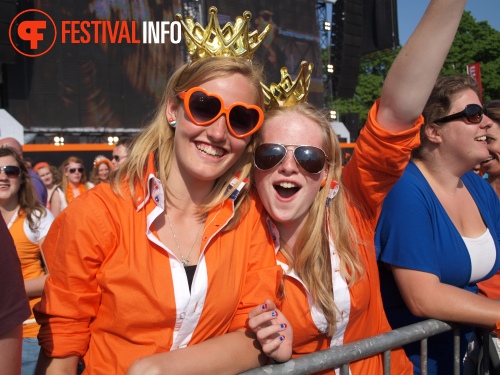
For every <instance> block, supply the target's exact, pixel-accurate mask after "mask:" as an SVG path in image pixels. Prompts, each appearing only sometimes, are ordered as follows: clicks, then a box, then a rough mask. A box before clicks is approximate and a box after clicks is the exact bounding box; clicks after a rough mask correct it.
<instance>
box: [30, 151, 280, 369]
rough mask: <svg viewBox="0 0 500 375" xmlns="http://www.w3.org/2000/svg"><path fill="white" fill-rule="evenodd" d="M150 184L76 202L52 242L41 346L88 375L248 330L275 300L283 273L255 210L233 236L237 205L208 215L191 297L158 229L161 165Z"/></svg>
mask: <svg viewBox="0 0 500 375" xmlns="http://www.w3.org/2000/svg"><path fill="white" fill-rule="evenodd" d="M146 176H147V191H143V189H142V188H141V187H140V186H137V190H136V195H135V197H132V196H131V195H130V192H129V190H128V189H127V188H126V185H125V184H123V185H122V189H123V191H124V195H125V197H124V198H123V197H120V196H117V195H116V194H115V193H114V192H113V191H112V190H111V187H110V185H109V184H99V185H98V186H96V187H95V188H93V189H91V190H90V191H89V192H87V193H86V194H84V195H82V196H81V197H80V198H79V199H76V200H74V201H73V203H71V204H70V205H69V206H68V207H67V208H66V209H65V210H64V211H63V212H62V213H61V214H60V215H59V216H58V217H57V219H56V220H55V222H54V224H53V229H52V230H51V231H50V233H49V235H48V236H47V238H46V240H45V243H44V249H47V253H46V257H47V262H48V263H49V266H51V267H52V274H51V275H50V276H49V277H48V278H47V281H46V284H45V290H44V296H43V297H42V301H41V303H39V304H38V305H37V306H36V307H35V314H36V317H37V320H38V322H39V323H40V324H41V329H40V334H39V336H38V338H39V342H40V345H41V346H42V349H43V350H44V352H45V353H46V355H47V356H49V357H64V356H68V355H79V356H82V357H83V360H84V362H85V367H86V372H87V373H89V374H93V375H98V374H105V375H108V374H123V373H125V372H126V371H127V369H128V367H129V366H130V364H131V363H132V362H133V361H135V360H136V359H138V358H141V357H144V356H148V355H152V354H155V353H161V352H166V351H169V350H174V349H178V348H183V347H186V346H188V345H194V344H197V343H200V342H202V341H204V340H206V339H209V338H211V337H215V336H220V335H222V334H224V333H226V332H228V331H235V330H237V329H245V328H246V323H247V315H248V312H249V311H250V310H251V309H252V308H253V307H255V306H256V305H258V304H261V303H262V301H263V300H264V299H265V298H271V299H273V300H275V299H276V298H275V295H276V288H277V285H278V282H279V280H280V279H281V274H282V271H281V269H280V267H279V266H277V265H276V261H275V257H274V254H273V248H272V240H271V239H270V237H269V236H268V234H267V232H266V229H265V223H264V221H263V220H264V219H262V215H260V212H259V211H260V210H259V209H258V208H257V207H256V206H255V204H254V203H252V204H251V206H250V207H249V210H248V213H246V214H245V215H243V217H242V219H241V221H240V223H239V224H238V225H237V226H236V227H235V228H234V229H233V230H230V231H226V232H223V231H222V230H223V228H224V227H225V226H226V225H227V223H228V221H229V220H230V219H231V217H232V216H233V211H234V204H233V200H231V199H227V200H226V201H224V202H223V203H221V204H220V205H219V206H217V207H216V208H214V209H213V210H212V211H210V212H209V213H208V216H207V220H206V224H205V228H204V229H205V230H204V233H203V237H202V244H201V249H202V252H201V255H200V259H199V263H198V266H197V269H196V273H195V275H194V279H193V284H192V287H191V292H190V290H189V286H188V281H187V277H186V272H185V270H184V267H183V265H182V263H181V261H179V260H178V259H177V258H176V257H175V256H174V254H173V252H171V251H170V250H169V249H168V248H167V247H166V246H165V245H164V244H163V243H162V242H160V240H159V237H158V235H157V233H156V231H155V229H154V225H153V222H154V220H155V218H156V217H158V216H159V215H162V214H163V213H164V192H163V187H162V185H161V182H160V180H158V179H157V178H156V177H155V171H154V163H153V157H152V156H150V159H149V163H148V171H147V173H146ZM133 199H135V200H136V203H137V204H138V207H137V206H136V205H134V201H133Z"/></svg>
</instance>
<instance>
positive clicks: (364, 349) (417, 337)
mask: <svg viewBox="0 0 500 375" xmlns="http://www.w3.org/2000/svg"><path fill="white" fill-rule="evenodd" d="M451 330H453V356H454V358H453V364H454V372H453V373H454V375H460V360H461V358H460V325H457V324H449V323H445V322H443V321H440V320H436V319H429V320H424V321H422V322H419V323H415V324H411V325H409V326H406V327H401V328H398V329H394V330H392V331H390V332H386V333H384V334H380V335H377V336H373V337H369V338H366V339H363V340H358V341H355V342H351V343H348V344H345V345H342V346H339V347H335V348H331V349H327V350H323V351H319V352H315V353H311V354H308V355H305V356H302V357H299V358H295V359H291V360H289V361H288V362H285V363H282V364H274V365H267V366H263V367H260V368H256V369H253V370H250V371H246V372H244V373H243V374H245V375H264V374H265V375H285V374H293V375H307V374H311V373H314V372H317V371H321V370H326V369H331V368H336V367H339V368H340V369H341V371H340V374H341V375H344V374H345V375H347V374H349V363H351V362H353V361H356V360H358V359H362V358H367V357H370V356H373V355H376V354H379V353H383V361H384V375H389V374H390V352H391V349H394V348H397V347H400V346H402V345H406V344H409V343H412V342H416V341H420V351H421V373H422V375H427V339H428V338H429V337H431V336H435V335H438V334H440V333H443V332H447V331H451ZM484 341H485V342H487V340H484ZM484 352H485V353H484V358H483V359H484V362H485V363H488V357H487V353H488V350H487V347H485V348H484ZM483 374H484V375H489V373H488V370H484V371H483ZM395 375H397V374H395Z"/></svg>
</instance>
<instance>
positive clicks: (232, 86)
mask: <svg viewBox="0 0 500 375" xmlns="http://www.w3.org/2000/svg"><path fill="white" fill-rule="evenodd" d="M199 86H200V87H202V88H203V89H205V90H206V91H207V92H208V93H213V94H217V95H218V96H220V97H222V99H223V100H224V106H225V107H226V108H228V107H229V106H231V105H232V104H234V103H235V102H243V103H246V104H248V105H257V100H258V98H257V95H256V94H255V91H254V89H253V87H252V86H251V85H250V84H249V82H248V81H247V79H246V78H244V77H243V76H242V75H240V74H232V75H229V76H226V77H222V78H217V79H216V80H212V81H208V82H205V83H203V84H201V85H199ZM166 115H167V118H169V119H174V120H176V121H177V125H176V128H175V138H174V155H173V160H172V170H171V175H173V173H178V174H179V175H180V176H182V178H183V179H184V180H189V183H197V182H199V181H209V182H210V183H213V181H214V180H215V179H216V178H218V177H220V176H222V175H223V174H224V173H225V172H226V171H227V170H228V169H229V168H231V167H232V166H233V165H234V164H235V163H236V161H237V160H238V159H239V157H240V156H241V155H242V153H243V152H244V150H245V148H246V146H247V144H248V142H249V141H250V138H251V137H250V136H248V137H245V138H236V137H234V136H232V135H231V133H230V132H229V130H228V127H227V123H226V121H227V119H226V116H225V115H222V116H221V117H219V118H218V119H217V120H215V121H213V122H212V123H210V124H208V125H206V126H198V125H196V124H194V123H193V122H192V121H191V120H190V119H189V116H188V114H187V113H186V110H185V108H184V103H183V102H175V103H174V102H172V101H170V102H169V104H168V106H167V113H166Z"/></svg>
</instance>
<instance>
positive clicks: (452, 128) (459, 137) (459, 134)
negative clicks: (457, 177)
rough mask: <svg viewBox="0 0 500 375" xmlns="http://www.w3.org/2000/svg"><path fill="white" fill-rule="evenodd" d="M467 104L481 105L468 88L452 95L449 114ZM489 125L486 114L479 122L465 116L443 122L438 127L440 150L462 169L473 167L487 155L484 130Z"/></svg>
mask: <svg viewBox="0 0 500 375" xmlns="http://www.w3.org/2000/svg"><path fill="white" fill-rule="evenodd" d="M468 104H478V105H481V102H480V100H479V98H478V96H477V94H476V93H475V92H474V91H473V90H470V89H468V90H465V91H462V92H459V93H458V94H456V95H455V96H454V98H453V101H452V105H451V108H450V111H449V114H454V113H458V112H461V111H462V110H463V109H464V108H465V106H466V105H468ZM491 125H492V121H491V119H490V118H489V117H488V116H486V115H483V119H482V121H481V122H480V123H479V124H473V123H470V122H469V121H468V120H467V118H465V117H463V118H460V119H457V120H453V121H450V122H447V123H445V124H443V125H442V126H440V127H439V132H440V139H441V144H440V145H439V148H440V152H441V153H442V154H447V155H448V158H449V159H450V160H454V161H455V162H456V163H458V164H459V165H461V166H463V168H464V170H470V169H472V168H474V166H475V165H477V164H479V163H480V162H482V161H483V160H485V159H486V158H487V157H488V148H487V143H486V132H487V129H488V128H490V127H491Z"/></svg>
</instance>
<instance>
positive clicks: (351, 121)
mask: <svg viewBox="0 0 500 375" xmlns="http://www.w3.org/2000/svg"><path fill="white" fill-rule="evenodd" d="M340 121H341V122H343V123H344V125H345V127H346V128H347V130H349V133H350V135H351V142H356V139H357V138H358V135H359V131H360V130H361V125H360V123H359V113H345V114H343V115H342V116H340Z"/></svg>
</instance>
